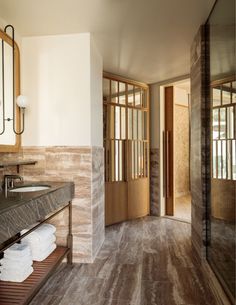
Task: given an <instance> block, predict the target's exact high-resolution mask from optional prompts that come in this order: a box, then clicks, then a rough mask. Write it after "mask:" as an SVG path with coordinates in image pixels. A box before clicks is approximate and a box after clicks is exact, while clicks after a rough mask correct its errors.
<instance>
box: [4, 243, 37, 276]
mask: <svg viewBox="0 0 236 305" xmlns="http://www.w3.org/2000/svg"><path fill="white" fill-rule="evenodd" d="M32 264H33V261H32V254H31V250H30V247H29V246H28V245H26V244H14V245H13V246H11V247H10V248H8V249H7V250H6V251H4V257H3V258H2V259H1V260H0V271H1V273H0V280H1V281H10V282H23V281H24V280H25V279H27V277H28V276H29V275H30V274H31V273H32V272H33V271H34V270H33V267H32Z"/></svg>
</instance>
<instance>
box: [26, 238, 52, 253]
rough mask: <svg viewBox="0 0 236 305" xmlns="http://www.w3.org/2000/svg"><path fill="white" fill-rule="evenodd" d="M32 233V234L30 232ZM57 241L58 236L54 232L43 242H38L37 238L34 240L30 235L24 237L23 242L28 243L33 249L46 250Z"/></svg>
mask: <svg viewBox="0 0 236 305" xmlns="http://www.w3.org/2000/svg"><path fill="white" fill-rule="evenodd" d="M29 235H30V234H29ZM55 241H56V236H55V235H54V234H52V235H51V236H49V237H48V238H47V239H45V240H43V241H42V242H40V243H39V242H38V241H37V240H36V241H35V240H33V239H32V238H31V237H29V238H28V236H26V237H24V238H22V240H21V242H22V244H26V245H28V246H29V247H30V249H31V251H32V252H33V251H45V250H46V249H47V248H48V247H50V246H51V244H53V243H54V242H55Z"/></svg>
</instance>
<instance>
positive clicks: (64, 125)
mask: <svg viewBox="0 0 236 305" xmlns="http://www.w3.org/2000/svg"><path fill="white" fill-rule="evenodd" d="M21 54H22V56H21V80H22V81H21V89H22V90H21V91H22V94H25V95H27V96H28V99H29V102H30V106H29V107H28V109H27V110H26V127H25V133H24V134H23V137H22V138H23V143H22V144H23V145H24V146H53V145H65V146H90V145H92V132H91V130H92V128H91V125H92V123H91V122H92V116H93V115H92V113H91V112H92V111H91V110H92V109H94V108H96V110H95V113H96V114H97V115H98V116H99V117H100V116H101V119H98V118H97V121H96V123H97V125H98V126H97V130H98V133H97V134H96V133H95V132H94V135H93V137H94V138H96V137H97V141H96V143H99V144H101V143H102V133H101V132H100V130H102V115H101V113H102V98H100V97H98V96H99V94H100V95H101V93H100V92H102V85H101V84H102V64H101V58H100V57H99V54H98V52H96V53H95V51H94V48H93V47H92V48H91V37H90V34H89V33H84V34H72V35H57V36H41V37H27V38H23V39H22V50H21ZM93 74H94V75H93ZM95 83H96V84H95ZM99 102H100V104H99ZM94 116H95V114H94ZM101 145H102V144H101Z"/></svg>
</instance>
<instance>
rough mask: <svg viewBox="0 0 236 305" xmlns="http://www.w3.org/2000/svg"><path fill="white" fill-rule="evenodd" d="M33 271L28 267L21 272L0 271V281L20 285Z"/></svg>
mask: <svg viewBox="0 0 236 305" xmlns="http://www.w3.org/2000/svg"><path fill="white" fill-rule="evenodd" d="M33 271H34V269H33V267H29V268H27V269H25V270H24V271H23V272H16V271H9V270H4V271H1V273H0V280H1V281H8V282H18V283H21V282H23V281H24V280H26V279H27V277H29V276H30V274H31V273H32V272H33Z"/></svg>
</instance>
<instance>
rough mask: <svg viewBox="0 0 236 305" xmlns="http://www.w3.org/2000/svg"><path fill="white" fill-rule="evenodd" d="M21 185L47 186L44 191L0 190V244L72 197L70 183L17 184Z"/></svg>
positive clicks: (43, 217) (60, 206) (57, 208)
mask: <svg viewBox="0 0 236 305" xmlns="http://www.w3.org/2000/svg"><path fill="white" fill-rule="evenodd" d="M18 185H19V186H22V185H50V186H51V187H50V188H49V189H46V190H42V191H36V192H25V193H20V192H19V193H18V192H15V193H13V192H8V194H7V196H5V193H4V190H3V191H2V192H0V244H3V243H4V242H5V241H7V240H8V239H10V238H11V237H13V236H14V235H15V234H17V233H19V232H20V231H21V230H23V229H26V228H27V227H28V226H30V225H32V224H34V223H36V222H38V221H40V220H42V219H45V218H46V217H47V215H50V214H52V213H53V212H56V211H57V210H59V209H60V208H62V207H63V206H65V205H67V203H68V202H69V201H71V200H72V199H73V197H74V183H73V182H53V181H43V182H41V181H37V182H24V183H19V184H17V186H18Z"/></svg>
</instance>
